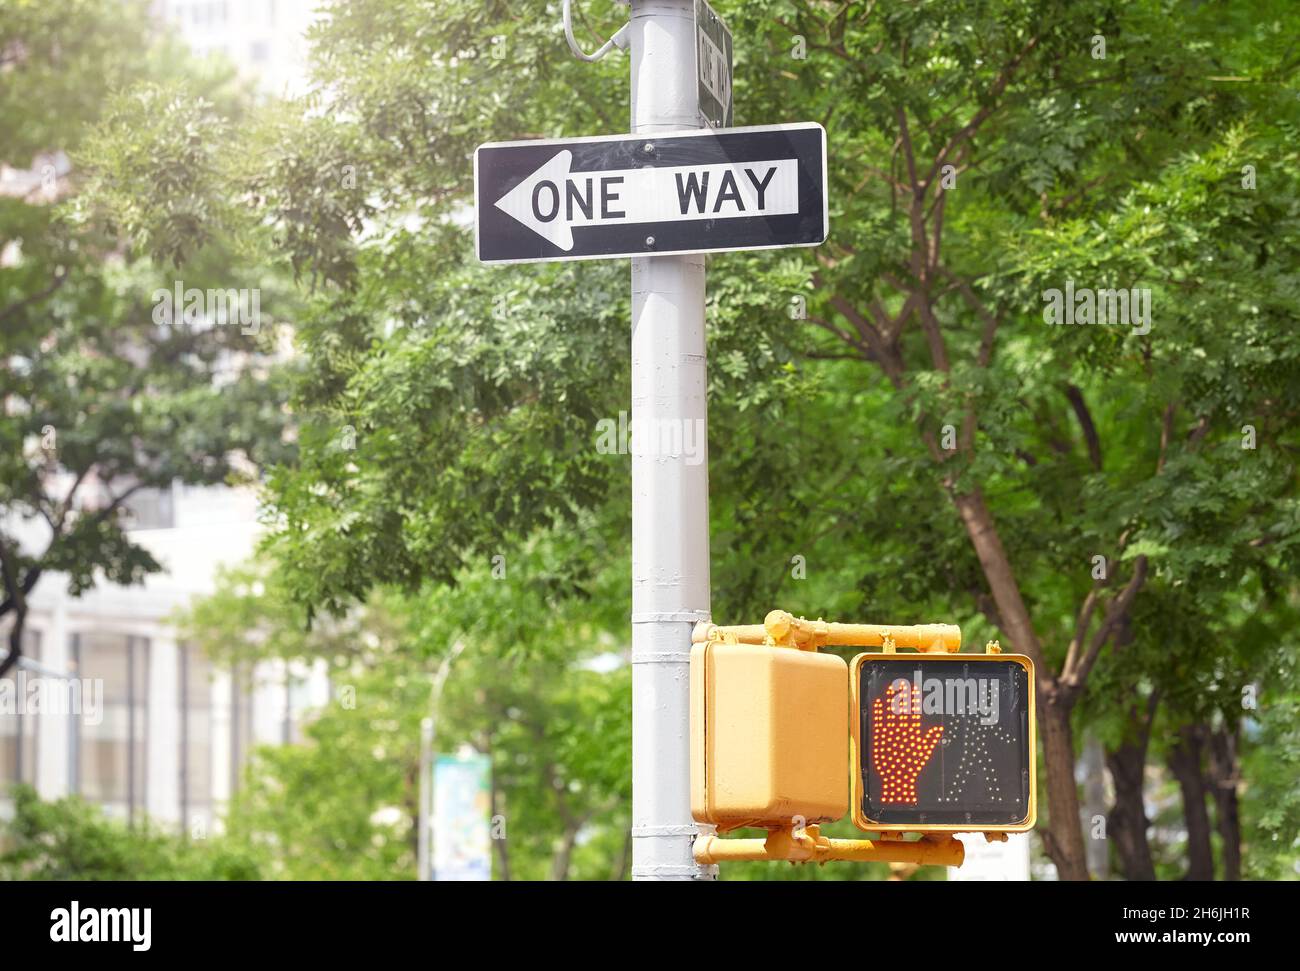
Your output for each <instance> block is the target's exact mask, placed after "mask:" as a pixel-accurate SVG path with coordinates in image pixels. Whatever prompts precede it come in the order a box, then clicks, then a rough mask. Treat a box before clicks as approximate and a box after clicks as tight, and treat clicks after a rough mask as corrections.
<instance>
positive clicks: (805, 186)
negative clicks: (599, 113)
mask: <svg viewBox="0 0 1300 971" xmlns="http://www.w3.org/2000/svg"><path fill="white" fill-rule="evenodd" d="M474 190H475V221H474V222H475V235H476V238H477V246H478V257H479V259H480V260H482V261H483V262H484V263H538V262H549V261H555V260H584V259H612V258H615V257H624V256H662V255H666V254H670V253H710V252H721V251H730V250H752V249H774V248H778V247H787V246H816V245H818V244H819V243H822V242H824V241H825V239H826V234H827V232H828V228H829V217H828V210H827V199H826V131H825V129H823V128H822V126H821V125H818V124H816V123H806V124H794V125H764V126H761V127H755V128H733V129H729V130H725V131H709V130H700V131H682V132H672V133H670V134H659V135H611V136H606V137H598V138H568V139H546V140H536V141H522V142H497V143H493V144H488V145H480V146H479V148H478V150H477V151H476V152H475V153H474Z"/></svg>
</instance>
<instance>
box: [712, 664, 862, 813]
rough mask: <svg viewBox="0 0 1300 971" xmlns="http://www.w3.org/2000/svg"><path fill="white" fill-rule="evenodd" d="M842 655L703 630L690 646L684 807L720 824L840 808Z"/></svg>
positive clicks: (845, 756) (844, 794) (845, 799)
mask: <svg viewBox="0 0 1300 971" xmlns="http://www.w3.org/2000/svg"><path fill="white" fill-rule="evenodd" d="M848 673H849V672H848V665H847V664H846V663H845V662H844V660H843V659H842V658H840V657H836V656H835V655H833V654H819V653H817V652H816V651H804V650H797V649H794V648H789V647H773V646H768V645H762V644H742V643H725V642H722V641H718V640H709V641H708V642H706V643H703V644H696V645H695V646H694V647H693V648H692V649H691V813H692V815H693V816H694V817H695V819H696V820H697V821H698V822H702V823H712V824H714V825H715V826H717V827H718V830H719V831H720V832H726V831H727V830H731V829H736V828H738V827H741V826H757V827H763V828H765V829H777V828H789V827H790V826H791V825H804V824H813V825H815V824H817V823H822V822H829V821H832V820H836V819H839V818H840V817H842V816H843V815H844V814H845V813H846V812H847V811H848V804H849V780H848V773H847V772H845V767H846V766H847V765H848V762H849V735H850V725H849V721H850V719H849V704H848V699H847V692H846V691H845V688H846V687H847V685H848Z"/></svg>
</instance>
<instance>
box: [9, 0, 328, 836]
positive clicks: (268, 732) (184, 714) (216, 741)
mask: <svg viewBox="0 0 1300 971" xmlns="http://www.w3.org/2000/svg"><path fill="white" fill-rule="evenodd" d="M317 2H318V0H158V2H155V3H154V4H153V13H154V16H155V17H157V18H158V19H159V20H161V21H166V22H167V23H169V24H171V25H172V26H173V27H174V28H175V30H176V31H177V33H178V34H179V35H180V37H181V38H182V39H183V40H184V41H185V43H186V44H188V45H189V47H190V48H191V49H192V50H193V51H194V53H195V54H196V55H197V56H205V55H208V54H219V55H222V56H224V57H226V58H227V59H229V60H230V61H231V62H232V63H234V64H235V66H236V67H237V68H238V69H239V70H240V71H241V73H243V74H245V75H246V76H248V77H250V78H252V79H254V80H256V81H257V83H258V85H259V87H260V88H261V89H262V90H263V91H265V92H266V93H267V94H272V95H286V94H287V95H294V94H299V93H301V92H302V91H303V90H304V89H305V85H306V81H305V79H306V49H307V42H306V37H305V33H306V30H307V28H308V26H309V25H310V24H311V22H312V20H313V19H314V18H315V16H316V14H315V13H314V7H315V6H316V4H317ZM68 170H69V163H68V162H67V158H66V156H64V155H63V153H61V152H57V153H55V154H52V155H50V156H49V157H48V158H44V157H42V158H38V159H37V162H36V164H35V165H33V167H32V169H31V170H30V171H19V170H13V169H8V168H5V169H3V170H0V194H4V195H8V196H14V197H18V198H22V199H25V200H26V201H28V202H31V203H33V204H41V203H42V202H52V201H54V199H56V198H57V197H58V195H59V191H58V190H59V188H60V186H61V185H62V184H63V182H64V180H65V179H66V176H67V175H68ZM17 258H18V254H16V253H11V252H9V251H6V252H5V253H2V254H0V259H7V260H14V259H17ZM93 486H94V484H93V483H87V484H86V486H83V492H86V493H87V495H86V497H85V499H83V501H84V502H89V503H91V504H93V503H94V502H95V497H94V488H93ZM128 512H129V515H130V520H129V522H130V524H131V525H130V530H129V536H130V537H131V539H132V541H133V542H136V543H138V544H139V545H141V546H143V547H145V548H147V549H148V550H149V551H150V552H151V553H152V554H153V556H154V558H155V559H156V560H158V562H159V563H161V564H162V565H163V572H162V573H159V574H156V575H154V576H150V577H149V578H148V579H147V581H146V582H145V583H144V584H143V585H142V586H133V587H119V586H115V585H113V584H99V585H98V586H96V587H95V588H94V589H93V590H90V591H87V592H86V593H85V594H84V595H82V596H80V597H77V598H73V597H70V596H69V595H68V593H67V578H66V577H65V576H61V575H59V574H56V573H50V574H46V575H45V576H43V577H42V578H41V580H40V582H39V583H38V584H37V586H36V588H35V589H34V590H33V591H32V593H31V594H30V595H29V597H28V603H29V613H28V616H27V623H26V647H25V650H24V655H25V657H24V658H23V661H22V662H21V664H22V667H21V671H17V670H16V671H11V672H9V674H8V675H7V676H6V678H5V680H6V681H8V682H10V684H9V685H7V686H6V685H3V684H0V817H3V816H5V815H7V813H9V812H10V811H12V801H11V800H9V799H8V798H7V795H8V787H9V785H10V784H11V783H14V782H26V783H29V784H31V785H34V786H35V787H36V789H37V791H38V792H39V793H40V794H41V796H42V797H44V798H47V799H52V798H58V797H60V796H63V795H68V794H79V795H81V796H83V797H85V798H86V799H89V800H91V801H93V802H97V803H99V804H101V805H102V806H103V807H104V808H105V810H106V811H107V812H108V813H110V814H111V815H114V816H117V817H120V818H123V819H126V820H136V819H142V818H144V816H146V815H147V816H148V817H150V818H151V819H154V820H157V821H160V822H166V823H170V824H175V825H178V826H180V827H182V828H184V829H186V830H187V831H191V832H206V831H208V830H209V829H210V828H211V827H213V826H214V825H219V820H220V815H221V811H222V808H223V807H224V806H225V804H226V803H227V801H228V800H229V799H230V797H231V796H232V795H233V794H234V793H235V791H236V790H237V789H238V788H239V784H240V778H241V774H242V769H243V767H244V766H245V764H246V763H247V760H248V757H249V755H250V753H251V752H252V750H253V748H254V747H255V746H257V745H262V744H281V743H292V742H296V741H299V740H301V737H302V727H303V723H304V719H305V717H306V714H307V712H309V711H310V710H311V709H313V708H318V707H319V706H321V705H323V704H325V703H326V702H327V701H328V697H329V684H328V680H327V678H326V675H325V673H324V671H323V670H322V669H320V668H317V669H313V670H306V669H299V668H294V667H290V666H286V665H284V664H281V663H273V664H271V663H267V664H260V665H257V667H256V669H253V670H243V671H231V670H222V669H217V668H214V666H213V665H212V664H211V663H210V662H209V661H208V659H207V658H206V657H204V656H203V655H202V653H201V652H199V651H197V650H196V649H194V648H193V647H192V646H190V645H187V644H185V643H183V642H181V641H180V640H179V639H178V636H177V633H176V631H175V629H174V627H173V625H172V623H171V621H170V618H171V617H172V616H173V614H174V612H175V611H176V610H177V609H178V608H180V607H183V606H186V605H188V604H189V603H190V601H191V600H192V598H194V597H195V596H198V595H202V594H207V593H211V592H212V590H213V588H214V581H215V576H216V571H217V569H218V568H219V567H220V566H221V565H227V564H228V565H234V564H236V563H239V562H241V561H243V560H245V559H247V558H248V557H249V556H250V555H251V553H252V551H253V548H254V545H255V542H256V538H257V529H258V526H257V503H256V497H255V495H254V494H253V492H252V491H251V490H237V489H228V488H224V487H211V488H195V487H187V486H183V485H180V484H179V483H178V484H176V485H174V486H173V487H172V488H171V489H168V490H146V491H141V492H139V493H137V494H136V495H135V496H133V497H132V499H131V501H130V502H129V503H128ZM10 528H11V530H12V531H13V532H14V533H15V534H16V535H17V536H18V538H19V540H20V541H21V542H24V543H30V544H32V546H33V547H39V545H40V544H41V543H42V540H43V539H44V537H43V536H42V535H41V530H39V529H37V528H34V527H33V528H32V529H31V530H27V531H24V530H23V529H21V528H19V527H18V525H17V524H10ZM20 676H21V678H22V679H24V683H27V682H32V683H34V682H35V681H37V680H39V681H40V682H41V683H42V684H43V685H53V684H56V683H59V682H60V679H68V678H75V679H90V681H91V682H93V683H95V684H96V685H98V686H100V688H102V692H103V695H102V700H103V710H102V712H101V713H100V714H99V715H97V716H96V717H93V718H88V717H86V714H85V712H84V710H83V711H82V712H80V713H75V712H67V713H58V712H52V711H49V710H46V711H43V712H41V713H33V712H31V711H26V712H21V711H19V710H18V709H15V708H13V700H14V699H15V697H16V696H17V693H18V691H17V689H18V684H19V678H20ZM5 691H7V692H8V698H9V702H8V704H7V705H6V704H5V698H4V694H5ZM48 707H50V706H49V705H48V704H47V708H48Z"/></svg>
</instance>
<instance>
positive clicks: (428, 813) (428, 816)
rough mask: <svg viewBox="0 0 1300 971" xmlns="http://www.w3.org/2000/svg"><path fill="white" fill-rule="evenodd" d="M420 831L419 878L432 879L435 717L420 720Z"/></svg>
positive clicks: (417, 862)
mask: <svg viewBox="0 0 1300 971" xmlns="http://www.w3.org/2000/svg"><path fill="white" fill-rule="evenodd" d="M419 798H420V811H419V817H420V820H419V826H420V832H419V834H418V836H417V840H416V854H415V858H416V866H417V867H418V869H419V875H418V876H417V877H416V879H417V880H430V879H432V876H431V874H432V868H431V867H430V865H429V864H430V856H429V853H430V851H431V849H432V846H431V841H430V837H431V836H432V835H433V833H432V830H433V719H432V718H424V719H421V721H420V797H419Z"/></svg>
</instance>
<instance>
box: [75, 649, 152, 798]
mask: <svg viewBox="0 0 1300 971" xmlns="http://www.w3.org/2000/svg"><path fill="white" fill-rule="evenodd" d="M72 658H73V663H74V665H75V669H76V672H77V677H79V678H82V679H83V680H90V681H91V682H92V686H91V690H95V691H96V693H97V694H98V685H97V684H95V682H101V681H102V683H103V699H104V701H103V711H102V712H101V713H100V714H101V715H102V718H98V719H90V718H88V717H86V716H85V715H77V714H73V715H70V716H69V717H70V718H71V719H72V737H73V739H74V740H75V741H74V746H75V757H74V759H73V762H74V766H75V777H74V780H73V782H74V786H73V789H74V791H75V792H77V793H79V794H80V795H82V796H84V797H85V798H87V799H89V800H91V801H93V802H98V803H100V804H102V805H103V806H104V808H105V809H106V810H107V811H108V812H109V813H110V814H112V815H116V816H121V817H125V818H126V819H127V821H128V822H134V821H135V819H136V816H137V815H139V814H142V813H143V812H144V807H145V778H146V764H145V737H146V729H147V720H148V709H147V707H146V704H145V699H146V696H147V694H148V691H147V686H148V684H149V641H148V640H147V639H146V638H143V637H135V636H132V635H130V634H104V633H95V634H74V635H73V637H72ZM92 721H98V724H92Z"/></svg>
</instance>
